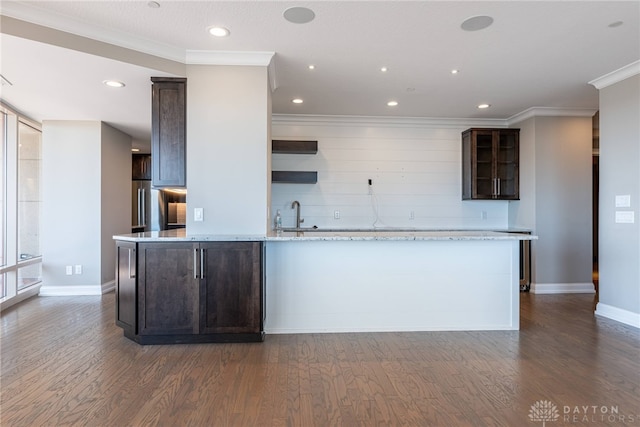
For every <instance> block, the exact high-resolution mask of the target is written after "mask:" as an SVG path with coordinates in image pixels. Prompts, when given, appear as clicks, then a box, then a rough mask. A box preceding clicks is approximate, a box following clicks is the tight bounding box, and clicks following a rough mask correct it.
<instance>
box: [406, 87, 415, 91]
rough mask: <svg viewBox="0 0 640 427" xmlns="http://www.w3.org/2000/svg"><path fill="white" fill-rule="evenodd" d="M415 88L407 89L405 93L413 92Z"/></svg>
mask: <svg viewBox="0 0 640 427" xmlns="http://www.w3.org/2000/svg"><path fill="white" fill-rule="evenodd" d="M415 91H416V88H415V87H408V88H407V92H415Z"/></svg>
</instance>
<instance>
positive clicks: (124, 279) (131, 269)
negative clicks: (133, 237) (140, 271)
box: [116, 242, 137, 334]
mask: <svg viewBox="0 0 640 427" xmlns="http://www.w3.org/2000/svg"><path fill="white" fill-rule="evenodd" d="M116 263H117V267H116V325H118V326H120V327H121V328H123V329H124V330H126V331H128V332H129V333H131V334H135V333H136V304H137V300H136V244H135V243H131V242H117V244H116Z"/></svg>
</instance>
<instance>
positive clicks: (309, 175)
mask: <svg viewBox="0 0 640 427" xmlns="http://www.w3.org/2000/svg"><path fill="white" fill-rule="evenodd" d="M271 182H279V183H284V184H315V183H316V182H318V172H315V171H313V172H311V171H271Z"/></svg>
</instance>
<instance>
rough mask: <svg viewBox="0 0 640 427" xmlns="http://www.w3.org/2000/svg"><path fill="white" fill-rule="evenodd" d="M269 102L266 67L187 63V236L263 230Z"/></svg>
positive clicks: (265, 208)
mask: <svg viewBox="0 0 640 427" xmlns="http://www.w3.org/2000/svg"><path fill="white" fill-rule="evenodd" d="M269 102H270V98H269V83H268V78H267V68H266V67H259V66H213V65H189V66H187V165H188V167H187V188H188V196H187V233H189V234H190V235H197V234H255V235H265V234H266V232H267V223H268V218H267V206H268V190H269V181H268V169H267V168H268V154H269V147H270V145H269V140H268V137H269V126H270V120H271V117H270V114H269V112H270V108H269V105H268V104H269ZM194 208H203V209H204V221H202V222H195V221H193V216H194V215H193V210H194Z"/></svg>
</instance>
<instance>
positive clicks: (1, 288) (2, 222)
mask: <svg viewBox="0 0 640 427" xmlns="http://www.w3.org/2000/svg"><path fill="white" fill-rule="evenodd" d="M6 116H7V115H6V113H4V112H3V111H0V134H2V139H1V140H0V268H3V267H4V266H5V265H6V259H5V253H6V250H7V227H6V225H7V221H6V215H5V212H6V188H5V182H6V179H5V175H6V170H7V167H6V165H5V159H6V156H5V151H6V149H5V146H6V144H7V133H6V122H7V119H6ZM6 295H7V287H6V284H5V280H4V272H3V273H0V299H2V298H4V297H5V296H6Z"/></svg>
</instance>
